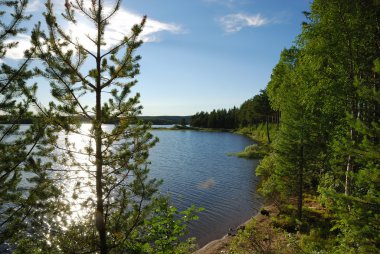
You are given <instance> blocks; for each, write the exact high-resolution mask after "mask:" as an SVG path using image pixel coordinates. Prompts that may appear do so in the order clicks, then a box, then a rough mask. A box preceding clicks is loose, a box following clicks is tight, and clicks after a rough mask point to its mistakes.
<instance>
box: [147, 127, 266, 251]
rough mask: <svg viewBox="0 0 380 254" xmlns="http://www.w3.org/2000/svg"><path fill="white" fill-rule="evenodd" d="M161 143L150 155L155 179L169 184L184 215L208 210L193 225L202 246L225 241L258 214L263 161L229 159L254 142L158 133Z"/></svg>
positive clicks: (233, 137) (193, 133)
mask: <svg viewBox="0 0 380 254" xmlns="http://www.w3.org/2000/svg"><path fill="white" fill-rule="evenodd" d="M152 134H154V135H155V136H157V137H158V138H159V139H160V142H159V143H158V144H157V145H156V146H155V147H154V148H153V149H151V152H150V157H149V158H150V161H151V162H152V164H151V176H152V177H155V178H160V179H163V180H164V183H163V185H162V186H161V188H160V190H161V192H162V193H165V194H166V193H169V194H170V195H171V200H172V202H173V204H174V205H175V206H176V207H177V208H178V209H180V210H183V209H186V208H187V207H189V206H190V205H191V204H194V205H196V206H198V207H204V208H205V210H204V211H203V212H201V213H200V214H199V217H200V219H199V220H198V221H195V222H192V224H191V225H190V228H189V230H190V236H195V237H197V242H198V244H199V246H203V245H205V244H206V243H208V242H209V241H212V240H215V239H218V238H221V237H222V236H224V235H225V234H227V233H228V231H229V228H236V227H237V226H238V225H240V224H241V223H243V222H245V221H246V220H248V219H249V218H250V217H252V215H254V214H256V213H257V212H258V209H259V208H260V206H261V204H262V200H261V199H260V197H259V196H258V195H257V194H256V191H255V190H256V185H257V184H258V178H257V177H256V176H255V168H256V166H257V165H258V160H247V159H242V158H237V157H235V156H228V155H227V153H231V152H238V151H241V150H243V149H244V148H245V147H246V146H248V145H251V144H253V141H252V140H250V139H249V138H247V137H245V136H242V135H237V134H232V133H227V132H200V131H189V130H186V131H176V130H170V131H167V130H161V131H160V130H154V131H152Z"/></svg>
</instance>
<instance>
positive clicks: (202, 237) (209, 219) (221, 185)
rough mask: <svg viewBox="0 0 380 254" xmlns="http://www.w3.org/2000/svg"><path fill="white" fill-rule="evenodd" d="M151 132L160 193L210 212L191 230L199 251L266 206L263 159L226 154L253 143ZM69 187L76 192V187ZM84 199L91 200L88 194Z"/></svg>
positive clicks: (219, 135)
mask: <svg viewBox="0 0 380 254" xmlns="http://www.w3.org/2000/svg"><path fill="white" fill-rule="evenodd" d="M26 127H27V126H23V127H22V128H23V129H25V128H26ZM89 128H90V125H88V124H84V125H83V126H82V129H83V131H86V130H88V129H89ZM112 128H113V126H112V125H106V126H105V129H106V130H107V129H112ZM151 132H152V134H153V135H155V136H156V137H158V138H159V139H160V142H158V143H157V144H156V146H155V147H154V148H152V149H151V150H150V157H149V160H150V161H151V165H150V168H151V173H150V176H151V177H154V178H158V179H163V180H164V183H163V184H162V185H161V187H160V191H161V192H162V193H164V194H170V196H171V200H172V202H173V204H174V205H175V206H176V207H177V208H178V209H179V210H184V209H186V208H187V207H189V206H191V205H192V204H194V205H196V206H197V207H203V208H205V210H204V211H203V212H201V213H200V214H199V217H200V218H199V220H197V221H194V222H192V223H191V225H190V227H189V231H190V233H189V236H195V237H196V238H197V242H198V245H199V246H200V247H201V246H203V245H205V244H206V243H208V242H209V241H212V240H215V239H218V238H221V237H222V236H224V235H225V234H227V233H228V231H229V229H230V228H236V227H237V226H238V225H240V224H241V223H243V222H245V221H246V220H248V219H249V218H250V217H252V216H253V215H255V214H256V213H257V212H258V209H259V208H260V206H261V204H262V202H261V199H260V197H259V196H258V195H257V194H256V191H255V190H256V185H257V184H258V178H257V177H256V176H255V168H256V167H257V165H258V160H247V159H242V158H237V157H235V156H228V155H227V154H228V153H231V152H238V151H241V150H243V149H244V148H245V147H246V146H248V145H251V144H252V143H253V141H252V140H250V139H248V138H247V137H245V136H242V135H237V134H232V133H227V132H200V131H191V130H152V131H151ZM70 139H72V141H74V142H75V143H76V144H77V145H78V146H80V145H81V144H82V145H84V144H85V143H86V142H85V141H83V140H81V138H80V137H76V136H75V135H71V136H70ZM78 159H79V158H78ZM66 185H67V187H68V188H72V186H71V185H73V184H70V183H67V184H66ZM68 193H70V192H69V190H68ZM68 195H69V196H70V195H71V194H68ZM82 195H84V197H82V198H86V197H87V196H86V195H88V194H86V193H83V194H82ZM74 208H75V207H74ZM74 210H76V209H74ZM78 210H80V207H79V206H78ZM0 247H1V246H0Z"/></svg>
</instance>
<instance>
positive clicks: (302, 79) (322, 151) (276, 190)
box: [256, 0, 380, 253]
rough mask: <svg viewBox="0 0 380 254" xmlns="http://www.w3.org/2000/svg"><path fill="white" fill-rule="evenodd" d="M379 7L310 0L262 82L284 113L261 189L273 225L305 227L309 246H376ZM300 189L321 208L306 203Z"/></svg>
mask: <svg viewBox="0 0 380 254" xmlns="http://www.w3.org/2000/svg"><path fill="white" fill-rule="evenodd" d="M379 15H380V9H379V5H378V4H377V3H376V1H348V0H334V1H328V2H326V1H322V0H315V1H313V3H312V4H311V11H310V13H306V18H307V22H305V23H304V24H303V30H302V33H301V34H300V35H299V37H298V38H297V41H296V45H295V46H293V47H291V48H290V49H286V50H284V51H283V52H282V54H281V57H280V61H279V63H278V64H277V65H276V67H275V68H274V69H273V73H272V76H271V81H270V82H269V84H268V87H267V92H268V96H269V100H270V104H271V106H272V107H273V109H275V110H279V111H280V115H281V121H280V127H279V132H278V134H277V136H276V139H275V141H274V143H273V145H272V148H273V152H272V153H271V154H270V155H268V156H266V157H265V158H264V159H263V160H262V162H261V165H260V166H259V167H258V168H257V170H256V172H257V174H258V175H260V176H261V177H262V183H261V184H260V188H259V191H260V192H261V193H262V194H263V195H264V196H266V197H268V198H270V199H271V200H274V201H275V203H276V204H277V205H278V206H279V207H280V208H282V212H283V213H284V214H283V215H281V216H279V218H278V219H277V225H278V226H281V227H285V228H286V227H287V228H289V227H290V226H292V227H293V226H294V227H295V229H298V230H301V229H302V228H303V231H304V233H305V234H304V235H303V237H302V238H301V243H302V247H303V248H304V250H305V251H307V252H310V253H343V252H347V253H378V251H379V249H380V241H379V232H380V224H379V223H378V221H379V216H378V211H379V209H380V202H379V201H380V199H379V197H380V181H379V177H380V175H379V172H380V171H379V164H380V160H379V151H380V147H379V134H380V131H379V125H380V124H379V119H380V117H379V116H380V115H379V101H380V100H379V98H380V96H379V86H380V79H379V73H380V67H379V66H380V65H379V55H380V50H379V47H378V38H379V31H378V28H377V25H376V24H377V23H378V17H379ZM305 191H306V192H308V193H312V194H314V195H319V196H318V201H315V203H316V204H319V203H320V202H322V204H323V206H324V207H325V210H316V209H315V208H309V207H305V206H304V205H303V203H302V201H304V200H303V199H304V198H305V195H304V193H305ZM296 193H297V195H298V198H297V199H298V202H297V203H298V207H295V206H294V205H295V202H294V199H293V197H295V196H296V195H295V194H296ZM300 201H301V202H300ZM306 202H310V201H309V200H306ZM285 204H290V205H291V206H286V205H285ZM289 208H292V209H289ZM295 210H298V217H300V216H299V215H300V211H302V212H303V216H302V217H303V219H302V220H301V221H297V220H295V218H294V217H295V215H296V212H295ZM325 211H328V212H325ZM301 231H302V230H301ZM335 239H336V240H335Z"/></svg>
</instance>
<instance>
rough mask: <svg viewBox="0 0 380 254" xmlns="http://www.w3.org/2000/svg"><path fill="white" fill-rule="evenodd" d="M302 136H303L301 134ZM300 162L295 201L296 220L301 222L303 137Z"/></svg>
mask: <svg viewBox="0 0 380 254" xmlns="http://www.w3.org/2000/svg"><path fill="white" fill-rule="evenodd" d="M302 135H303V134H302ZM300 155H301V160H300V167H299V169H298V170H299V171H298V200H297V214H298V216H297V217H298V219H299V220H302V205H303V200H302V196H303V170H304V145H303V137H301V151H300Z"/></svg>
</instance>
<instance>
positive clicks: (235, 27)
mask: <svg viewBox="0 0 380 254" xmlns="http://www.w3.org/2000/svg"><path fill="white" fill-rule="evenodd" d="M218 22H219V23H220V24H221V25H222V26H223V29H224V31H226V32H227V33H234V32H239V31H240V30H241V29H243V28H244V27H260V26H263V25H266V24H268V22H269V21H268V20H267V19H266V18H263V17H262V16H261V14H256V15H247V14H243V13H235V14H229V15H226V16H223V17H221V18H219V19H218Z"/></svg>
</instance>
